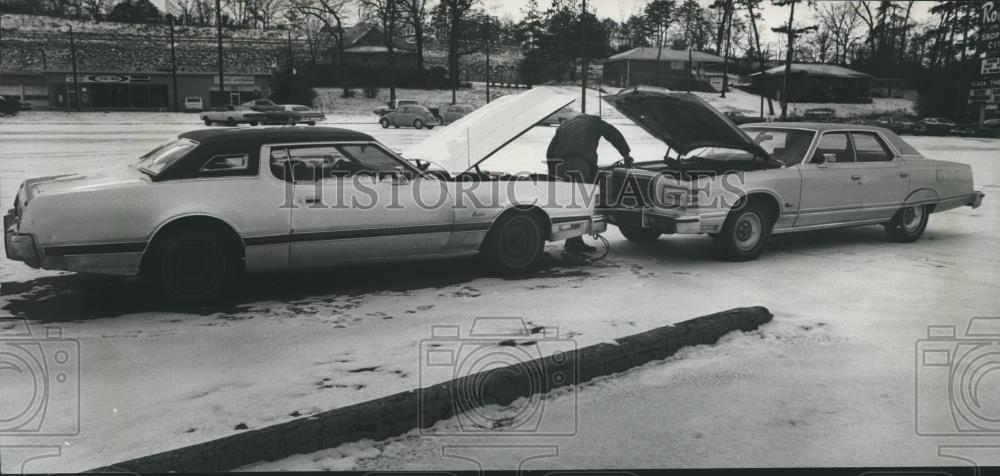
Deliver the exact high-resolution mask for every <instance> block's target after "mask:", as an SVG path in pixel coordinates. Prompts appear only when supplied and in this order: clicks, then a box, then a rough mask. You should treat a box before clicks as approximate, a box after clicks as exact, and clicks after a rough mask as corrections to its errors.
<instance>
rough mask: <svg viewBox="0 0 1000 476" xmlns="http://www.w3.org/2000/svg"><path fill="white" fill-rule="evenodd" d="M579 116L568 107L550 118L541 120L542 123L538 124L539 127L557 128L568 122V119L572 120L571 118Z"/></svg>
mask: <svg viewBox="0 0 1000 476" xmlns="http://www.w3.org/2000/svg"><path fill="white" fill-rule="evenodd" d="M579 115H580V113H579V112H576V111H574V110H572V109H570V108H568V107H564V108H562V109H560V110H558V111H556V112H555V113H554V114H552V115H551V116H549V117H546V118H545V119H542V121H541V122H539V123H538V124H539V125H546V126H558V125H560V124H562V123H564V122H566V121H568V120H570V119H572V118H574V117H576V116H579Z"/></svg>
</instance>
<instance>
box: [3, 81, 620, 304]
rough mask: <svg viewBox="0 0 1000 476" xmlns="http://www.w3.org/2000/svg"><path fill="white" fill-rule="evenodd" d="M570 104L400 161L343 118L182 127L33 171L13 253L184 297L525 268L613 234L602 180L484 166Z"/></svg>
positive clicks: (506, 119)
mask: <svg viewBox="0 0 1000 476" xmlns="http://www.w3.org/2000/svg"><path fill="white" fill-rule="evenodd" d="M572 101H573V98H572V97H570V96H566V95H561V94H558V93H556V92H553V91H549V90H545V89H535V90H532V91H529V92H526V93H523V94H519V95H516V96H508V97H505V98H503V100H498V101H496V102H494V103H492V104H490V105H488V106H486V107H483V108H481V109H479V110H478V111H476V112H473V113H471V114H469V115H468V116H466V117H465V118H464V119H463V120H462V121H461V122H460V123H459V124H455V125H454V126H452V127H448V128H445V129H444V130H442V131H440V132H439V134H438V135H436V136H432V137H430V138H428V139H427V141H426V142H424V143H421V144H418V145H417V146H415V147H413V148H412V149H411V150H410V151H408V152H407V155H405V156H400V155H397V154H396V153H394V152H392V151H391V150H390V149H388V148H387V147H385V146H383V145H382V144H380V143H379V142H377V141H376V140H375V139H373V138H372V137H370V136H368V135H367V134H363V133H360V132H356V131H352V130H345V129H333V128H320V127H316V128H306V129H304V128H294V127H282V128H270V129H263V130H261V129H222V130H218V129H217V130H198V131H192V132H187V133H184V134H181V135H180V136H179V137H177V138H176V139H173V140H171V141H169V142H168V143H166V144H164V145H162V146H160V147H158V148H156V149H154V150H153V151H151V152H149V153H148V154H146V155H145V156H143V157H142V158H140V159H138V160H137V162H136V163H135V164H134V165H131V166H124V167H121V168H118V169H112V170H110V171H107V172H104V173H101V174H96V175H80V174H67V175H60V176H54V177H43V178H36V179H31V180H27V181H25V182H24V183H23V184H22V185H21V187H20V189H19V191H18V193H17V198H16V200H15V202H14V208H13V209H11V210H10V211H9V212H8V214H7V215H6V216H5V217H4V244H5V249H6V253H7V256H8V257H9V258H10V259H14V260H19V261H23V262H25V263H27V264H28V265H29V266H32V267H36V268H39V267H40V268H46V269H57V270H69V271H80V272H92V273H106V274H116V275H126V276H128V275H136V274H143V275H144V276H147V277H148V278H150V279H152V280H153V281H155V282H158V283H159V285H160V286H161V288H162V289H163V291H165V293H166V294H167V295H168V296H170V297H172V298H174V299H176V300H184V301H196V300H204V299H208V298H211V297H213V296H216V295H217V294H218V293H220V292H221V291H223V290H224V289H225V287H226V285H227V284H228V283H230V282H232V281H233V278H234V277H236V276H237V275H238V274H239V273H240V272H242V271H244V270H247V271H260V270H278V269H290V268H305V267H317V266H328V265H339V264H347V263H363V262H379V261H392V260H400V259H407V258H415V257H437V256H455V255H466V254H475V253H482V254H483V255H485V257H487V258H488V259H489V261H491V262H492V263H493V264H494V265H495V266H496V268H498V269H499V270H500V271H502V272H506V273H519V272H525V271H528V270H530V269H532V268H533V267H534V266H535V265H536V264H537V263H538V262H539V259H540V257H541V256H542V255H543V245H544V242H545V241H546V240H549V241H557V240H563V239H565V238H569V237H573V236H580V235H583V234H586V233H599V232H601V231H603V230H604V222H603V221H602V220H601V219H600V218H595V217H594V214H593V212H594V205H595V196H594V187H593V186H587V185H580V184H572V183H569V182H561V181H550V180H549V179H548V177H546V176H544V175H514V176H511V175H504V174H493V173H489V172H486V171H484V170H482V162H483V161H484V160H486V159H487V158H488V157H489V156H490V155H492V154H493V153H495V152H496V151H497V150H498V149H500V148H501V147H503V146H504V145H506V144H507V143H508V142H510V141H512V140H514V139H515V138H516V137H518V136H519V135H520V134H523V133H524V132H525V131H527V130H529V129H530V128H531V127H532V126H533V125H534V124H535V123H537V122H538V121H540V120H541V119H542V118H544V117H545V116H547V115H549V114H552V112H554V111H556V110H558V109H559V108H561V107H563V106H565V105H567V104H568V103H570V102H572ZM411 154H412V155H411ZM404 157H406V158H405V159H404ZM407 159H419V160H407ZM431 163H433V164H434V165H433V166H430V165H431ZM418 164H419V165H418Z"/></svg>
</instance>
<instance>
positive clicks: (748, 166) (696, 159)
mask: <svg viewBox="0 0 1000 476" xmlns="http://www.w3.org/2000/svg"><path fill="white" fill-rule="evenodd" d="M605 100H606V101H608V102H609V103H610V104H612V105H613V106H614V107H615V108H616V109H618V111H619V112H621V113H622V114H623V115H624V116H625V117H627V118H628V119H630V120H632V121H634V122H635V123H636V124H637V125H639V126H640V127H642V128H643V129H645V130H646V131H647V132H649V133H650V134H651V135H653V136H654V137H656V138H658V139H660V140H661V141H663V142H664V143H665V144H666V145H667V146H669V147H670V150H672V151H675V154H676V157H666V158H662V159H657V160H648V161H642V160H641V159H637V160H636V162H635V164H634V168H626V167H620V166H611V167H610V168H607V169H606V170H608V171H609V172H610V174H602V178H603V179H604V180H603V184H601V188H600V189H599V193H600V196H601V197H603V199H605V200H606V202H605V203H602V204H600V205H599V206H600V207H601V208H602V209H605V210H608V222H609V223H612V224H615V225H617V226H618V228H619V229H620V230H621V232H622V234H623V235H625V237H626V238H627V239H629V240H631V241H635V242H651V241H654V240H656V239H657V238H658V237H659V236H660V235H661V234H664V233H666V234H671V233H687V234H707V235H708V236H710V237H712V239H713V240H714V242H715V245H716V249H717V251H718V252H719V253H720V254H721V255H722V256H723V257H724V258H727V259H730V260H734V261H746V260H752V259H755V258H757V257H758V256H760V254H761V253H762V252H763V250H764V247H765V246H766V244H767V241H768V239H769V238H770V236H771V235H772V234H779V233H790V232H797V231H810V230H822V229H828V228H840V227H848V226H859V225H882V226H884V228H885V231H886V234H887V235H888V237H889V239H890V240H893V241H897V242H906V243H909V242H914V241H917V240H918V239H920V237H921V235H923V233H924V230H925V228H926V227H927V221H928V216H929V215H930V214H931V213H938V212H943V211H946V210H951V209H953V208H958V207H962V206H970V207H973V208H976V207H979V206H980V204H981V203H982V200H983V196H984V194H983V193H982V192H979V191H976V190H975V189H974V188H973V177H972V168H971V167H970V166H969V165H968V164H964V163H958V162H946V161H943V160H932V159H928V158H926V157H924V156H923V155H921V154H920V152H918V151H917V150H916V149H914V148H913V147H912V146H911V145H909V144H908V143H906V142H905V141H904V140H903V139H901V138H900V137H899V136H898V135H896V134H894V133H893V132H892V131H889V130H887V129H883V128H879V127H872V126H864V125H851V124H827V123H818V122H815V123H809V122H764V123H758V124H744V125H742V126H739V127H736V126H734V125H733V124H732V123H731V122H730V121H728V120H726V119H725V118H724V116H723V115H722V114H720V113H719V112H718V111H716V110H715V109H713V108H712V106H710V105H709V104H708V103H706V102H705V101H704V100H702V99H701V98H699V97H698V96H694V95H690V94H684V93H677V92H671V91H668V90H665V89H662V88H652V87H644V86H639V87H634V88H628V89H624V90H622V91H621V92H620V93H618V94H616V95H614V96H605Z"/></svg>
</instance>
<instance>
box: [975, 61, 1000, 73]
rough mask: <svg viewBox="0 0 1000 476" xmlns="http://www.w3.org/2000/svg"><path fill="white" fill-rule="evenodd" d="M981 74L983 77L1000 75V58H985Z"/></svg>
mask: <svg viewBox="0 0 1000 476" xmlns="http://www.w3.org/2000/svg"><path fill="white" fill-rule="evenodd" d="M979 74H982V75H983V76H986V75H989V74H1000V58H983V66H982V68H980V71H979Z"/></svg>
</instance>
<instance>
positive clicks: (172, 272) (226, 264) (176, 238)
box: [145, 229, 239, 303]
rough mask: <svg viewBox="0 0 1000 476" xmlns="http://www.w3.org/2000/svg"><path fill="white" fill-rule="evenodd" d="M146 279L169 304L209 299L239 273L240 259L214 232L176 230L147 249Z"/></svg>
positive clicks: (217, 294) (217, 293) (215, 295)
mask: <svg viewBox="0 0 1000 476" xmlns="http://www.w3.org/2000/svg"><path fill="white" fill-rule="evenodd" d="M150 253H151V255H150V258H151V259H150V264H149V266H148V267H147V268H146V269H145V272H146V274H147V277H149V278H151V279H152V280H153V281H155V282H156V283H157V284H158V285H159V288H160V290H161V291H162V292H163V294H164V296H165V297H166V298H167V299H168V300H170V301H171V302H181V303H195V302H204V301H207V300H211V299H213V298H215V297H217V296H219V295H220V294H222V292H223V291H224V290H225V289H226V287H227V286H228V285H229V284H230V283H231V282H232V281H233V278H234V277H235V276H236V274H237V273H238V269H239V257H238V256H237V255H236V253H235V252H233V251H232V250H229V249H227V247H226V245H225V242H224V240H223V239H222V237H221V236H219V235H218V234H217V233H212V232H211V231H208V230H204V231H203V230H193V229H186V230H178V231H174V232H171V233H170V234H169V235H167V236H164V237H163V238H162V239H161V240H158V241H157V243H155V244H154V247H153V249H151V250H150Z"/></svg>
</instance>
